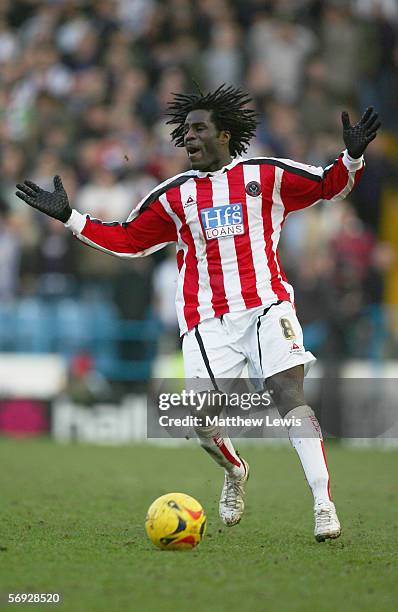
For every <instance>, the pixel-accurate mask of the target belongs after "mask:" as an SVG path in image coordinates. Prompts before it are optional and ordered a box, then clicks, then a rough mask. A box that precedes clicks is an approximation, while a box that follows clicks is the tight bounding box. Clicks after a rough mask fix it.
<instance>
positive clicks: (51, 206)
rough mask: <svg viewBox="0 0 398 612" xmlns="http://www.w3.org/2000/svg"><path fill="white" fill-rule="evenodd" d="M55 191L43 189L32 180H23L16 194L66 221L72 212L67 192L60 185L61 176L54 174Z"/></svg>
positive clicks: (63, 221)
mask: <svg viewBox="0 0 398 612" xmlns="http://www.w3.org/2000/svg"><path fill="white" fill-rule="evenodd" d="M54 187H55V191H53V192H52V193H51V192H50V191H45V190H44V189H42V188H41V187H39V186H38V185H36V184H35V183H32V181H24V184H23V185H20V184H18V185H17V189H19V190H20V191H17V192H16V195H17V196H18V197H19V198H21V200H23V201H24V202H26V203H27V204H29V206H33V208H37V210H40V211H41V212H44V213H45V214H46V215H48V216H49V217H53V218H54V219H58V220H59V221H62V223H66V222H67V220H68V219H69V217H70V216H71V214H72V209H71V207H70V205H69V200H68V196H67V193H66V191H65V189H64V186H63V185H62V181H61V177H60V176H54Z"/></svg>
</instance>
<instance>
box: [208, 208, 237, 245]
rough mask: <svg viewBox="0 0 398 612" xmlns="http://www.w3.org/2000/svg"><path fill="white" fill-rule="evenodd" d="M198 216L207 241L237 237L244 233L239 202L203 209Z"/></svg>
mask: <svg viewBox="0 0 398 612" xmlns="http://www.w3.org/2000/svg"><path fill="white" fill-rule="evenodd" d="M200 215H201V218H202V224H203V229H204V232H205V235H206V238H207V240H214V239H216V238H227V237H228V236H239V235H241V234H243V233H244V231H245V226H244V219H243V208H242V204H241V202H238V203H236V204H226V205H225V206H214V208H204V209H203V210H201V211H200Z"/></svg>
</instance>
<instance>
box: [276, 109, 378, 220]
mask: <svg viewBox="0 0 398 612" xmlns="http://www.w3.org/2000/svg"><path fill="white" fill-rule="evenodd" d="M341 119H342V123H343V138H344V143H345V145H346V147H347V149H346V150H345V151H344V152H343V153H342V154H341V155H340V156H339V158H338V159H336V160H335V161H334V162H333V164H331V165H330V166H327V167H326V168H321V167H316V166H308V165H306V164H299V163H297V162H292V161H290V160H280V161H281V162H285V164H284V170H283V174H282V175H281V172H280V171H279V175H280V178H279V194H280V198H281V200H282V202H283V204H284V207H285V210H286V212H287V213H288V212H292V211H294V210H300V209H302V208H306V207H307V206H312V205H313V204H315V203H316V202H318V201H320V200H337V199H339V200H341V199H343V198H345V197H346V196H347V195H348V194H349V193H350V192H351V191H352V189H353V188H354V187H355V185H356V183H357V182H358V181H359V179H360V176H361V174H362V171H363V168H364V160H363V153H364V151H365V149H366V147H367V146H368V144H369V143H370V142H371V141H372V140H374V138H376V135H377V130H378V129H379V127H380V125H381V124H380V121H378V115H377V113H375V112H374V110H373V107H370V108H368V109H367V110H366V112H365V113H364V115H363V116H362V119H361V120H360V121H359V122H358V123H357V124H355V125H351V124H350V119H349V116H348V113H347V112H343V113H342V117H341Z"/></svg>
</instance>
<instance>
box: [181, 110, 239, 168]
mask: <svg viewBox="0 0 398 612" xmlns="http://www.w3.org/2000/svg"><path fill="white" fill-rule="evenodd" d="M230 137H231V136H230V133H229V132H227V131H225V130H220V131H219V130H217V128H216V126H215V125H214V123H213V121H212V119H211V112H210V111H207V110H202V109H198V110H194V111H191V112H190V113H188V115H187V118H186V119H185V124H184V146H185V149H186V152H187V154H188V157H189V160H190V162H191V166H192V169H193V170H201V171H202V172H206V171H210V172H213V171H215V170H219V169H220V168H222V167H223V166H225V165H227V164H228V163H229V162H230V161H231V154H230V152H229V146H228V143H229V140H230Z"/></svg>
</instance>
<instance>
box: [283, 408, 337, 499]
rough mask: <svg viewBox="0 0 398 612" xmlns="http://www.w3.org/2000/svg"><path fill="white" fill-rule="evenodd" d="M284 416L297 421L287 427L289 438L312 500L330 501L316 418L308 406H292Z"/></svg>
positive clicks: (324, 458)
mask: <svg viewBox="0 0 398 612" xmlns="http://www.w3.org/2000/svg"><path fill="white" fill-rule="evenodd" d="M285 418H286V419H294V421H296V423H297V424H294V422H293V424H292V425H290V426H289V427H288V432H289V438H290V442H291V443H292V446H293V447H294V448H295V449H296V451H297V454H298V456H299V457H300V461H301V465H302V466H303V470H304V474H305V477H306V479H307V482H308V484H309V486H310V487H311V491H312V494H313V496H314V502H315V503H317V502H323V501H331V497H330V478H329V471H328V464H327V462H326V454H325V448H324V445H323V438H322V431H321V428H320V425H319V423H318V419H317V418H316V416H315V414H314V412H313V410H312V409H311V408H310V407H309V406H298V407H297V408H293V410H290V412H288V414H287V415H286V417H285ZM298 421H300V422H301V424H300V425H299V424H298Z"/></svg>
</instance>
